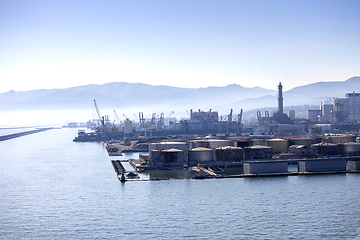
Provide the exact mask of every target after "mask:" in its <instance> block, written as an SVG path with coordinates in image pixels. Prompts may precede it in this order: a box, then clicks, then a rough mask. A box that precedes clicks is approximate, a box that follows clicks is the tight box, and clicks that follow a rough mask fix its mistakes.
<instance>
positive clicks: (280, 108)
mask: <svg viewBox="0 0 360 240" xmlns="http://www.w3.org/2000/svg"><path fill="white" fill-rule="evenodd" d="M278 88H279V98H278V111H279V113H284V107H283V97H282V85H281V82H280V83H279V86H278Z"/></svg>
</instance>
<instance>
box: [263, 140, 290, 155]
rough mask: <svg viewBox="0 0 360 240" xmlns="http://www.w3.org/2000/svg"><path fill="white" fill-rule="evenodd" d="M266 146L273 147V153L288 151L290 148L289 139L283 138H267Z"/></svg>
mask: <svg viewBox="0 0 360 240" xmlns="http://www.w3.org/2000/svg"><path fill="white" fill-rule="evenodd" d="M265 146H268V147H271V148H272V150H273V153H279V152H286V151H287V150H288V140H286V139H281V138H273V139H266V141H265Z"/></svg>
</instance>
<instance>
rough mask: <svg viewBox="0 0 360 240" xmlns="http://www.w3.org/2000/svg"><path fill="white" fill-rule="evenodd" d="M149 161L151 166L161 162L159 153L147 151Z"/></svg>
mask: <svg viewBox="0 0 360 240" xmlns="http://www.w3.org/2000/svg"><path fill="white" fill-rule="evenodd" d="M149 161H150V164H153V163H155V162H160V161H161V151H160V150H155V149H151V150H150V151H149Z"/></svg>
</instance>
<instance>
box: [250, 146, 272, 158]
mask: <svg viewBox="0 0 360 240" xmlns="http://www.w3.org/2000/svg"><path fill="white" fill-rule="evenodd" d="M271 157H272V148H271V147H268V146H263V145H255V146H251V147H246V148H244V159H269V158H271Z"/></svg>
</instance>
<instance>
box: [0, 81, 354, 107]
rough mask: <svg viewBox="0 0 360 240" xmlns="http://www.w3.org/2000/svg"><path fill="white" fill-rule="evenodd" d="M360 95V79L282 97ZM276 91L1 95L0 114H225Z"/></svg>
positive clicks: (137, 89) (113, 88) (150, 89)
mask: <svg viewBox="0 0 360 240" xmlns="http://www.w3.org/2000/svg"><path fill="white" fill-rule="evenodd" d="M359 91H360V77H352V78H350V79H348V80H346V81H336V82H317V83H313V84H308V85H304V86H299V87H295V88H293V89H291V90H289V91H285V92H284V93H283V98H284V106H300V105H317V106H319V105H320V104H321V102H322V101H324V100H328V99H329V98H333V97H344V96H345V94H346V93H348V92H359ZM277 94H278V93H277V91H275V90H269V89H264V88H260V87H254V88H245V87H242V86H240V85H236V84H232V85H228V86H226V87H207V88H177V87H170V86H152V85H148V84H140V83H126V82H113V83H107V84H104V85H96V84H90V85H85V86H78V87H72V88H66V89H50V90H44V89H42V90H32V91H24V92H16V91H9V92H5V93H0V110H29V109H35V110H48V109H51V110H54V109H94V101H93V100H94V99H96V101H97V104H98V106H99V107H101V108H102V109H108V110H109V109H116V110H117V111H119V112H128V111H131V112H139V111H143V112H151V111H152V112H170V111H172V110H174V111H175V112H179V111H180V112H184V111H186V110H187V109H191V108H192V109H202V110H204V111H208V110H209V109H212V110H214V111H218V112H219V113H220V114H226V113H228V112H229V111H230V109H234V111H235V112H239V111H240V109H244V111H249V110H252V109H258V108H274V107H276V106H277V97H278V96H277Z"/></svg>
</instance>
